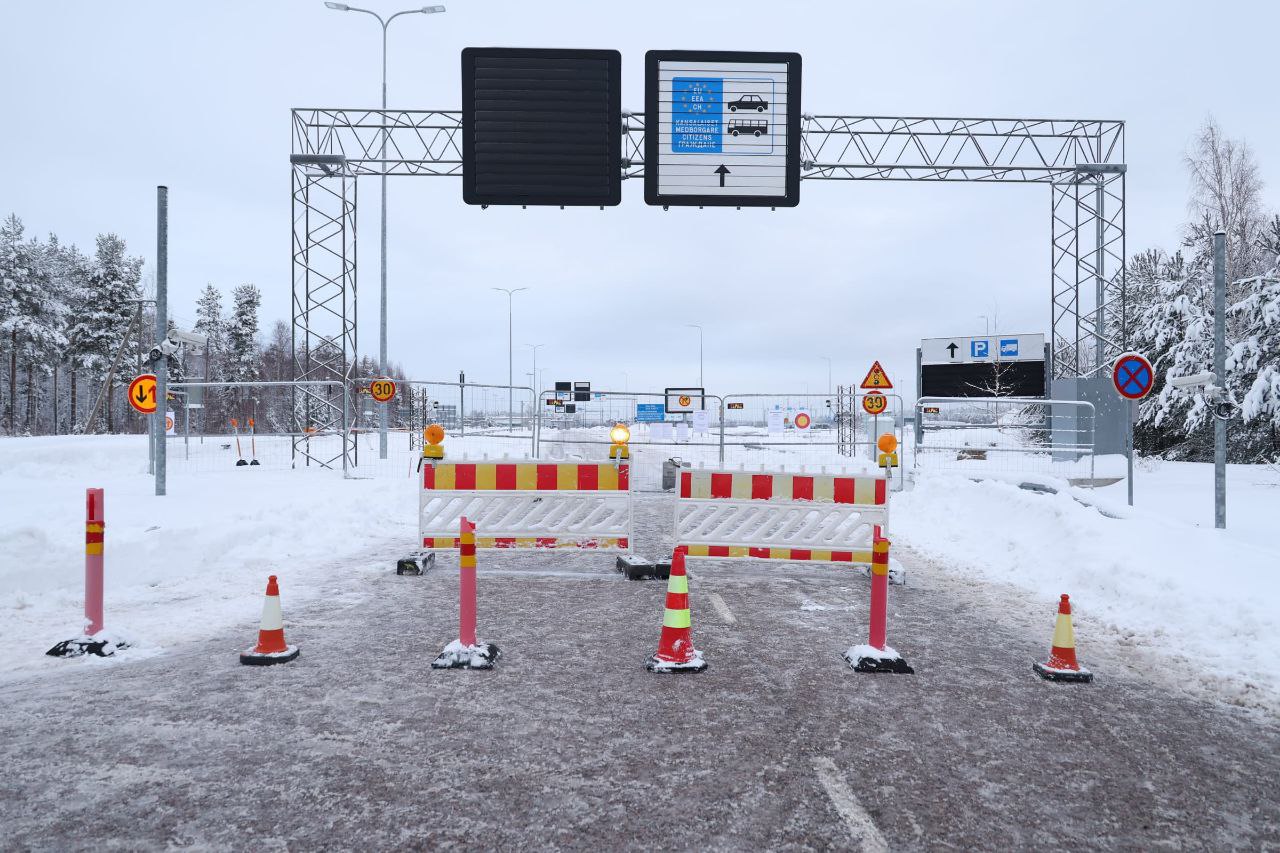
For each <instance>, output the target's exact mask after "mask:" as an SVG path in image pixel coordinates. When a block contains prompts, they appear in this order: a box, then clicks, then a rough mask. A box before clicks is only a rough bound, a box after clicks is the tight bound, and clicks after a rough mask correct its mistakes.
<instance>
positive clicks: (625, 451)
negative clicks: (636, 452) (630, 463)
mask: <svg viewBox="0 0 1280 853" xmlns="http://www.w3.org/2000/svg"><path fill="white" fill-rule="evenodd" d="M609 440H610V441H612V442H613V444H611V445H610V446H609V458H610V459H630V458H631V448H629V447H627V442H628V441H630V440H631V429H630V428H629V427H628V426H627V425H626V424H616V425H615V426H614V427H613V429H611V430H609Z"/></svg>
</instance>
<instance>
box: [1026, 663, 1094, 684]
mask: <svg viewBox="0 0 1280 853" xmlns="http://www.w3.org/2000/svg"><path fill="white" fill-rule="evenodd" d="M1031 668H1032V669H1033V670H1035V671H1036V673H1037V674H1038V675H1039V676H1040V677H1041V678H1043V679H1045V680H1046V681H1077V682H1080V683H1082V684H1088V683H1089V682H1090V681H1093V673H1092V672H1090V671H1089V670H1087V669H1084V668H1083V667H1081V668H1078V669H1056V668H1054V667H1051V666H1049V665H1048V664H1043V663H1033V664H1031Z"/></svg>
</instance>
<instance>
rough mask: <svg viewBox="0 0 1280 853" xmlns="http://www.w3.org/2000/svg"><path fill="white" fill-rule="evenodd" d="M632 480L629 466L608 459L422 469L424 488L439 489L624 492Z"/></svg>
mask: <svg viewBox="0 0 1280 853" xmlns="http://www.w3.org/2000/svg"><path fill="white" fill-rule="evenodd" d="M630 480H631V466H630V465H618V466H614V465H613V464H611V463H608V462H604V463H592V462H562V463H556V462H439V463H436V464H435V465H426V466H423V469H422V488H424V489H428V490H432V491H438V492H451V491H478V492H490V491H507V492H625V491H628V490H629V489H630V488H631V482H630Z"/></svg>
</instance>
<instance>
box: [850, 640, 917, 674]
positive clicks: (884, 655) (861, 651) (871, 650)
mask: <svg viewBox="0 0 1280 853" xmlns="http://www.w3.org/2000/svg"><path fill="white" fill-rule="evenodd" d="M844 659H845V661H846V662H848V664H849V666H851V667H853V670H854V672H872V673H889V674H893V675H914V674H915V670H914V669H912V668H911V665H910V664H908V663H907V662H906V661H905V660H904V659H903V658H902V655H900V654H898V653H897V652H896V651H894V649H893V648H892V647H890V646H885V647H884V648H883V649H877V648H876V647H875V646H865V645H863V646H850V647H849V648H848V650H847V651H845V653H844Z"/></svg>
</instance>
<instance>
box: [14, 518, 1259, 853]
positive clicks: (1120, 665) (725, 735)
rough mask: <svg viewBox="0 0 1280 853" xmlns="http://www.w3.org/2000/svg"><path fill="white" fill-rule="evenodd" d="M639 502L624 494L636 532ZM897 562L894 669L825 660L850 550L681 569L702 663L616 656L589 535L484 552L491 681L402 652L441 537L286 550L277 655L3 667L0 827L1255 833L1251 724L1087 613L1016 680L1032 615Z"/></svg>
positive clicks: (624, 624)
mask: <svg viewBox="0 0 1280 853" xmlns="http://www.w3.org/2000/svg"><path fill="white" fill-rule="evenodd" d="M667 507H668V504H667V503H666V502H665V501H663V500H661V499H655V498H643V499H641V500H639V501H638V511H639V515H640V517H641V518H642V519H643V528H646V529H647V530H648V534H649V535H650V536H653V535H655V533H656V530H657V529H659V528H661V527H662V526H663V525H665V524H666V523H667V516H666V512H667ZM648 541H653V540H652V539H649V540H648ZM896 553H897V556H898V557H899V558H900V559H901V560H902V562H903V563H904V564H905V565H906V566H907V569H908V573H909V574H908V580H909V584H908V586H907V587H906V588H903V587H897V586H895V587H893V588H892V589H891V591H890V601H891V605H890V606H891V615H890V624H889V640H890V642H891V643H892V644H893V645H894V646H896V647H897V648H898V649H899V651H901V652H902V653H903V654H904V655H905V656H906V658H907V659H908V661H910V662H911V663H912V664H913V665H914V666H915V668H916V672H917V674H916V675H914V676H887V675H885V676H871V675H859V674H856V673H854V672H852V671H851V670H850V669H849V668H848V667H847V666H846V664H845V663H844V662H843V661H842V660H841V658H840V652H841V651H842V650H843V649H844V648H846V647H847V646H849V645H850V644H852V643H855V642H863V641H864V639H865V626H866V617H867V613H866V603H867V588H868V584H867V580H866V579H865V578H864V577H863V576H861V575H860V574H857V573H855V572H853V571H851V570H848V569H840V568H830V567H813V566H810V567H799V566H795V565H785V566H784V565H779V564H774V563H758V564H749V563H746V562H740V563H733V564H726V563H710V562H701V563H700V562H698V561H691V568H692V571H691V575H692V577H691V582H690V593H691V599H692V608H693V626H694V628H693V630H694V638H695V640H696V642H697V644H698V646H699V647H700V648H701V649H702V650H703V651H704V653H705V654H706V656H707V659H708V661H709V662H710V669H709V670H708V672H706V673H704V674H702V675H686V676H659V675H653V674H650V673H648V672H646V671H645V669H644V666H643V662H644V659H645V657H646V656H647V655H649V654H650V653H652V651H653V650H654V648H656V644H657V639H658V630H659V628H658V626H659V624H660V621H661V616H662V605H663V597H664V591H665V584H662V583H660V582H654V581H645V582H628V581H626V580H624V579H623V578H622V577H621V576H620V575H618V574H616V573H614V572H613V570H612V563H613V559H612V557H610V556H607V555H604V554H573V555H567V554H538V555H531V554H514V553H507V554H491V553H482V554H481V556H480V581H479V586H480V596H481V598H480V625H481V635H482V637H484V638H486V639H488V640H491V641H493V642H496V643H497V644H498V645H499V646H501V648H502V649H503V652H504V657H503V659H502V660H501V662H500V663H499V665H498V668H497V669H496V670H495V671H493V672H489V673H477V672H460V671H445V672H438V671H433V670H431V669H430V661H431V659H432V658H433V657H434V656H435V654H436V653H437V652H438V651H439V650H440V648H441V647H442V646H443V645H444V644H445V643H446V642H447V641H448V640H450V639H453V637H455V636H456V616H457V612H456V595H457V575H456V567H457V562H456V559H445V560H443V561H442V565H440V567H439V568H437V570H436V571H435V572H433V573H432V574H429V575H427V576H425V577H421V578H402V577H397V576H395V575H394V574H393V573H392V572H391V570H390V569H391V565H392V561H393V559H394V557H395V556H396V555H397V550H396V549H390V548H385V547H384V548H380V549H375V550H373V551H371V552H370V553H369V554H368V555H367V557H366V558H364V559H363V560H362V561H360V562H359V563H355V564H346V563H344V564H333V565H330V566H329V567H328V568H329V571H328V572H327V573H320V572H312V573H311V577H313V578H315V577H327V580H324V581H312V582H315V583H318V584H319V593H320V594H316V595H312V596H310V597H309V600H308V602H307V603H305V604H298V603H294V604H292V605H291V602H290V592H289V590H290V587H289V576H288V574H287V573H286V574H284V575H283V576H282V578H281V584H282V593H283V596H284V611H285V621H286V630H287V634H288V638H289V641H290V642H293V643H297V644H299V645H300V646H301V647H302V656H301V658H299V659H298V660H297V661H296V662H294V663H292V664H288V665H284V666H277V667H268V668H255V667H244V666H241V665H240V664H239V663H238V662H237V657H236V653H237V651H239V650H240V649H241V648H243V647H245V646H246V645H248V644H249V643H250V641H251V640H252V639H253V637H254V632H255V630H256V627H257V626H256V616H257V613H256V611H254V612H249V613H245V614H244V618H243V620H242V624H241V625H240V626H238V627H237V628H235V629H234V630H232V629H227V630H219V631H218V633H217V635H216V636H215V637H214V638H212V639H201V640H193V641H191V642H190V643H187V644H185V645H179V646H174V647H170V649H169V651H168V653H167V654H164V655H159V656H153V657H150V658H148V659H143V660H137V661H135V662H133V663H130V664H128V665H113V666H78V665H76V664H71V665H70V666H72V667H74V669H68V670H67V671H66V672H63V673H61V674H50V673H48V672H46V673H44V674H40V675H36V676H32V677H28V678H25V679H21V680H15V681H11V682H9V683H7V684H5V685H4V686H2V687H0V707H3V708H4V713H3V714H0V766H3V767H4V768H5V773H4V774H3V776H0V848H4V849H15V848H16V849H27V848H32V849H43V850H59V851H61V850H89V849H103V848H106V847H111V846H119V847H122V848H127V849H161V848H166V847H170V846H181V847H187V846H197V847H216V848H233V849H280V848H286V847H287V848H289V849H388V848H425V847H432V846H442V845H466V846H469V847H472V848H487V849H492V848H497V849H514V848H528V849H546V848H551V847H560V848H576V849H593V850H603V849H636V850H658V849H726V850H728V849H751V850H757V849H766V848H767V849H812V848H816V849H841V850H843V849H859V848H860V849H864V850H879V849H886V848H887V849H893V850H898V849H906V850H912V849H921V850H923V849H986V850H993V849H1000V850H1006V849H1062V848H1069V849H1127V850H1134V849H1153V848H1160V847H1175V848H1190V849H1219V850H1220V849H1265V848H1267V847H1268V846H1274V845H1280V731H1278V730H1277V726H1276V722H1275V719H1274V717H1267V716H1264V715H1261V714H1259V713H1256V712H1255V713H1250V712H1248V711H1245V710H1241V709H1238V708H1232V707H1228V706H1226V705H1223V704H1221V703H1217V702H1213V701H1211V700H1207V699H1205V698H1202V697H1201V696H1200V695H1199V694H1195V693H1188V692H1185V691H1181V690H1179V689H1178V687H1177V685H1176V683H1170V681H1169V679H1168V678H1167V677H1166V676H1165V674H1163V673H1161V672H1160V671H1158V667H1157V666H1153V665H1151V663H1150V661H1147V660H1142V661H1137V660H1134V659H1133V658H1132V656H1130V655H1129V654H1128V653H1127V651H1126V649H1125V648H1124V646H1123V645H1122V644H1119V643H1116V642H1113V641H1110V640H1106V639H1102V638H1094V637H1091V636H1090V633H1089V622H1090V620H1089V619H1088V618H1087V617H1084V616H1082V618H1080V619H1079V620H1077V640H1078V645H1079V651H1080V654H1081V657H1082V660H1083V662H1084V664H1085V665H1087V666H1089V667H1090V668H1092V669H1093V670H1094V671H1095V673H1096V674H1097V680H1096V681H1095V682H1094V683H1093V684H1092V685H1057V684H1049V683H1046V682H1043V681H1041V680H1040V679H1038V678H1037V677H1036V676H1035V675H1033V674H1032V672H1031V662H1032V661H1033V660H1035V659H1043V658H1044V656H1045V654H1046V652H1047V651H1048V648H1047V647H1048V641H1049V638H1050V636H1051V633H1052V627H1053V612H1052V608H1051V607H1045V606H1044V604H1043V603H1042V602H1038V601H1036V600H1034V599H1032V598H1030V597H1024V596H1023V595H1022V594H1020V593H1018V592H1016V591H1014V590H1012V589H1011V588H1006V587H1000V586H993V585H991V584H990V583H981V584H978V583H969V582H966V581H963V580H961V579H959V578H956V577H953V576H951V575H948V574H947V573H944V572H942V571H940V570H939V569H938V568H936V567H934V566H932V565H931V564H929V563H928V562H926V561H924V560H923V559H922V558H920V557H918V556H917V555H914V554H912V553H911V552H909V551H907V550H906V549H902V548H899V549H898V550H897V552H896ZM712 594H714V595H715V596H718V597H719V602H718V603H714V600H713V599H712ZM175 619H179V620H180V619H181V615H180V614H175Z"/></svg>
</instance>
